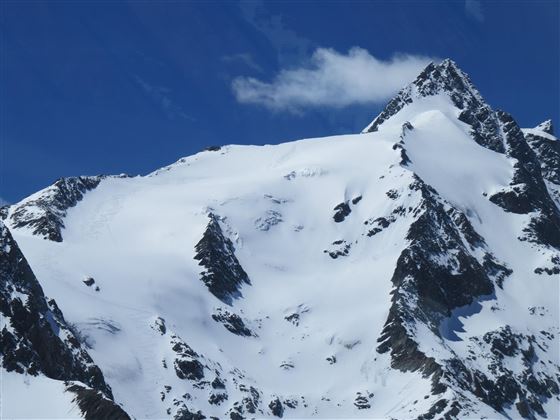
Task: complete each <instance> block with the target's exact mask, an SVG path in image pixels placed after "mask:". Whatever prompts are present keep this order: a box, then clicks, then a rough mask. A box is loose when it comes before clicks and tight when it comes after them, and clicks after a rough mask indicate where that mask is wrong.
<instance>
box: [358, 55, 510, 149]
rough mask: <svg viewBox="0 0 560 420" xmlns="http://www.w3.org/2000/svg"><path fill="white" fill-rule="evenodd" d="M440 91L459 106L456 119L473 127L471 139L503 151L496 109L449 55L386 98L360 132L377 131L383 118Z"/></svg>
mask: <svg viewBox="0 0 560 420" xmlns="http://www.w3.org/2000/svg"><path fill="white" fill-rule="evenodd" d="M441 94H445V95H447V96H448V97H449V98H450V99H451V101H452V103H453V105H455V107H457V108H458V109H459V110H460V112H459V116H458V119H459V120H460V121H462V122H464V123H466V124H468V125H470V126H471V127H472V130H471V136H472V137H473V139H474V141H476V142H477V143H478V144H480V145H481V146H483V147H486V148H488V149H490V150H494V151H495V152H498V153H504V152H505V148H504V143H503V139H502V133H501V131H500V124H499V121H498V118H497V116H496V114H495V112H494V111H493V110H492V108H490V106H489V105H488V104H487V103H486V102H485V101H484V99H483V98H482V96H481V94H480V93H479V92H478V90H477V89H476V87H475V86H474V85H473V83H472V82H471V80H470V78H469V76H468V75H467V74H466V73H465V72H464V71H463V70H461V69H460V68H459V67H458V66H457V64H456V63H455V62H454V61H453V60H450V59H445V60H443V61H442V62H441V63H440V64H434V63H430V64H428V66H426V68H425V69H424V70H423V71H422V72H421V73H420V74H419V75H418V77H417V78H416V80H414V81H413V82H412V83H410V84H409V85H407V86H406V87H404V88H403V89H402V90H401V91H400V92H399V93H398V94H397V96H395V97H394V98H393V99H391V101H389V103H388V104H387V106H386V107H385V109H384V110H383V111H382V112H381V114H379V115H378V116H377V117H376V118H375V119H374V120H373V121H372V122H371V123H370V124H369V125H368V126H367V127H366V128H365V129H364V130H363V132H364V133H370V132H374V131H377V130H378V129H379V127H380V126H381V125H382V124H383V123H384V122H385V121H387V120H388V119H389V118H391V117H392V116H393V115H395V114H397V113H398V112H399V111H400V110H401V109H403V108H404V107H405V106H407V105H409V104H412V103H413V102H415V101H416V100H418V99H420V98H425V97H429V96H436V95H441Z"/></svg>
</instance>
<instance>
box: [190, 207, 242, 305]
mask: <svg viewBox="0 0 560 420" xmlns="http://www.w3.org/2000/svg"><path fill="white" fill-rule="evenodd" d="M208 217H209V218H210V221H209V222H208V226H207V227H206V231H205V232H204V235H203V236H202V239H201V240H200V241H199V242H198V244H196V247H195V250H196V256H195V259H196V260H198V261H199V265H201V266H202V267H204V271H203V272H202V273H201V280H202V281H203V282H204V284H205V285H206V286H207V287H208V290H210V292H211V293H212V294H213V295H214V296H216V297H217V298H218V299H220V300H221V301H223V302H224V303H227V304H231V302H232V300H233V299H234V298H237V297H240V296H241V292H240V289H241V286H242V285H243V284H244V283H245V284H251V282H250V280H249V277H248V276H247V273H246V272H245V270H243V267H241V264H239V261H238V260H237V257H236V256H235V248H234V246H233V243H232V242H231V240H230V239H229V238H227V237H226V236H224V233H223V231H222V228H221V227H220V223H219V222H218V219H217V218H216V216H215V215H214V214H212V213H210V214H209V216H208Z"/></svg>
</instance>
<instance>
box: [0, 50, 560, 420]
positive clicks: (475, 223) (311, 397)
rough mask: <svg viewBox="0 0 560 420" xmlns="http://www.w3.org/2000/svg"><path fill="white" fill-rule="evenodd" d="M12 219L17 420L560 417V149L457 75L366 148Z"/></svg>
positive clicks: (8, 341)
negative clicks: (53, 419) (52, 419)
mask: <svg viewBox="0 0 560 420" xmlns="http://www.w3.org/2000/svg"><path fill="white" fill-rule="evenodd" d="M0 217H1V219H2V220H3V223H4V224H3V225H2V228H1V235H0V240H1V247H0V275H1V276H2V282H1V283H0V293H1V299H2V300H1V302H0V310H1V312H2V315H3V316H2V324H1V325H0V327H1V329H2V331H1V336H0V340H1V344H2V347H1V351H2V357H3V358H2V366H3V370H2V412H3V414H4V415H5V416H7V417H26V416H34V417H44V416H47V415H48V416H51V417H63V416H69V417H76V416H85V417H89V418H99V417H112V418H121V417H122V418H126V417H127V416H130V417H134V418H175V419H202V418H212V417H214V418H230V419H234V420H235V419H241V418H254V417H273V416H276V417H299V418H311V417H318V418H325V417H330V418H339V417H344V418H353V417H356V418H357V417H362V418H396V419H404V418H421V419H431V418H458V417H464V418H482V417H486V418H519V417H523V418H560V408H559V407H560V398H559V394H560V366H559V365H560V357H559V341H558V336H559V335H560V322H559V316H560V313H559V304H558V300H559V296H560V143H559V141H558V139H557V138H556V137H555V136H554V133H553V129H552V124H551V122H550V121H547V122H544V123H542V124H540V125H538V126H537V127H535V128H532V129H520V128H519V127H518V125H517V123H516V122H515V120H514V119H513V118H512V117H511V116H510V115H508V114H507V113H505V112H502V111H494V110H493V109H492V108H490V106H489V105H488V104H486V103H485V102H484V99H483V98H482V96H481V95H480V93H479V92H478V91H477V90H476V88H475V87H474V86H473V84H472V83H471V81H470V80H469V78H468V76H467V75H466V74H465V73H463V72H462V71H461V70H460V69H459V68H458V67H457V66H456V64H455V63H453V62H452V61H450V60H445V61H443V62H442V63H440V64H430V65H429V66H428V67H426V69H425V70H424V71H423V72H422V73H421V74H420V75H419V76H418V78H417V79H416V80H415V81H413V82H412V83H411V84H410V85H408V86H407V87H405V88H404V89H403V90H401V92H399V94H398V95H397V96H396V97H395V98H394V99H392V100H391V101H390V102H389V104H388V105H387V107H386V108H385V110H384V111H383V112H382V113H381V114H380V115H379V116H378V117H376V118H375V119H374V120H373V121H372V123H371V124H369V125H368V126H367V128H366V129H365V130H364V131H363V132H362V133H361V134H356V135H346V136H336V137H327V138H321V139H306V140H300V141H295V142H290V143H284V144H280V145H274V146H224V147H221V148H217V147H214V148H211V149H210V150H206V151H203V152H201V153H198V154H196V155H194V156H190V157H187V158H183V159H180V160H179V161H178V162H176V163H174V164H172V165H170V166H167V167H165V168H162V169H159V170H157V171H155V172H153V173H151V174H149V175H147V176H137V177H127V176H122V175H121V176H102V177H78V178H66V179H61V180H59V181H57V182H56V183H55V184H54V185H52V186H51V187H49V188H46V189H45V190H42V191H39V192H38V193H36V194H34V195H32V196H30V197H28V198H26V199H24V200H23V201H21V202H20V203H17V204H14V205H12V206H9V207H4V208H2V209H0ZM43 291H44V293H43ZM45 295H46V296H48V298H47V297H45ZM55 301H56V303H55Z"/></svg>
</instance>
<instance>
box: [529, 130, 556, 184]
mask: <svg viewBox="0 0 560 420" xmlns="http://www.w3.org/2000/svg"><path fill="white" fill-rule="evenodd" d="M549 122H550V120H549ZM538 127H540V126H538ZM538 127H537V128H538ZM545 128H547V127H545ZM542 131H543V132H544V133H546V134H549V136H546V137H545V136H543V135H542V134H539V133H538V132H537V131H527V132H526V133H525V140H526V141H527V143H528V144H529V146H530V147H531V149H533V152H534V153H535V155H536V156H537V159H538V161H539V163H540V168H541V171H542V176H543V178H544V179H546V180H548V181H550V182H552V183H554V184H556V185H560V141H558V139H556V138H551V136H553V135H554V134H553V131H552V125H550V126H549V127H548V129H547V130H542Z"/></svg>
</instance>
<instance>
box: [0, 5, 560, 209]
mask: <svg viewBox="0 0 560 420" xmlns="http://www.w3.org/2000/svg"><path fill="white" fill-rule="evenodd" d="M475 3H476V2H475ZM475 6H476V4H475ZM479 6H480V10H478V11H476V10H475V12H474V13H468V12H467V10H466V7H465V3H464V2H463V1H457V2H451V1H430V2H429V1H425V2H420V1H417V2H413V1H401V2H398V1H396V2H395V1H393V2H381V1H375V2H366V1H360V2H351V1H344V2H332V1H331V2H311V1H305V2H266V3H261V2H245V3H238V2H144V1H142V2H140V1H138V2H113V1H99V2H84V1H80V2H78V1H64V2H40V1H33V2H25V1H17V2H9V1H6V0H4V1H3V2H1V4H0V47H1V56H0V59H1V61H0V71H1V72H0V81H1V91H0V197H1V198H3V199H5V200H8V201H10V202H14V201H17V200H19V199H21V198H23V197H24V196H27V195H29V194H30V193H32V192H34V191H36V190H38V189H40V188H43V187H45V186H47V185H49V184H51V183H52V182H54V181H55V180H56V179H57V178H59V177H61V176H71V175H85V174H87V175H93V174H100V173H107V174H116V173H122V172H126V173H129V174H145V173H147V172H150V171H152V170H154V169H156V168H158V167H161V166H164V165H166V164H169V163H171V162H173V161H175V160H177V159H179V158H180V157H182V156H186V155H189V154H193V153H196V152H197V151H199V150H201V149H202V148H204V147H206V146H209V145H221V144H228V143H238V144H265V143H278V142H282V141H288V140H293V139H297V138H304V137H317V136H325V135H331V134H340V133H352V132H358V131H359V130H360V129H362V128H363V127H364V126H365V125H366V124H367V123H368V122H369V121H370V120H371V119H373V117H374V116H375V115H376V113H377V112H379V111H380V109H381V108H382V106H383V104H378V105H368V106H358V105H356V106H351V107H348V108H345V109H333V108H319V109H310V110H307V111H305V112H303V113H300V114H294V113H287V112H282V113H280V112H271V111H270V110H267V109H266V108H264V107H261V106H258V105H246V104H240V103H238V102H237V101H236V99H235V96H234V95H233V94H232V90H231V82H232V80H233V79H234V78H235V77H238V76H252V77H255V78H258V79H260V80H265V81H268V80H271V79H272V78H273V77H274V75H275V74H276V73H277V72H278V71H279V70H280V69H282V68H291V67H295V66H300V65H301V64H302V63H304V62H305V61H306V60H308V59H309V56H310V55H311V53H312V52H313V51H314V50H315V49H316V48H318V47H327V48H333V49H335V50H337V51H339V52H341V53H346V52H347V51H348V49H349V48H351V47H353V46H358V47H361V48H364V49H367V50H368V51H369V52H370V54H372V55H373V56H375V57H377V58H379V59H387V58H389V57H391V56H392V55H393V54H394V53H397V52H402V53H410V54H422V55H428V56H434V57H441V58H445V57H451V58H452V59H454V60H455V61H456V62H457V63H458V64H459V66H460V67H461V68H463V70H465V71H466V72H467V73H469V74H470V76H471V79H472V80H473V82H474V83H475V85H476V86H477V87H478V88H479V90H480V91H481V93H482V95H483V96H484V97H485V98H486V100H487V101H488V102H489V103H490V105H491V106H493V107H494V108H500V109H504V110H506V111H508V112H510V113H512V114H513V115H514V117H515V118H516V119H517V120H518V122H519V123H520V125H522V126H534V125H536V124H538V123H539V122H541V121H542V120H544V119H547V118H552V119H553V120H554V122H555V123H560V104H559V102H560V100H559V98H560V80H559V79H560V78H559V74H560V29H559V22H560V2H558V1H556V0H554V1H540V2H539V1H515V2H513V1H511V2H507V1H492V2H482V3H481V4H479ZM478 12H480V13H478Z"/></svg>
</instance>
